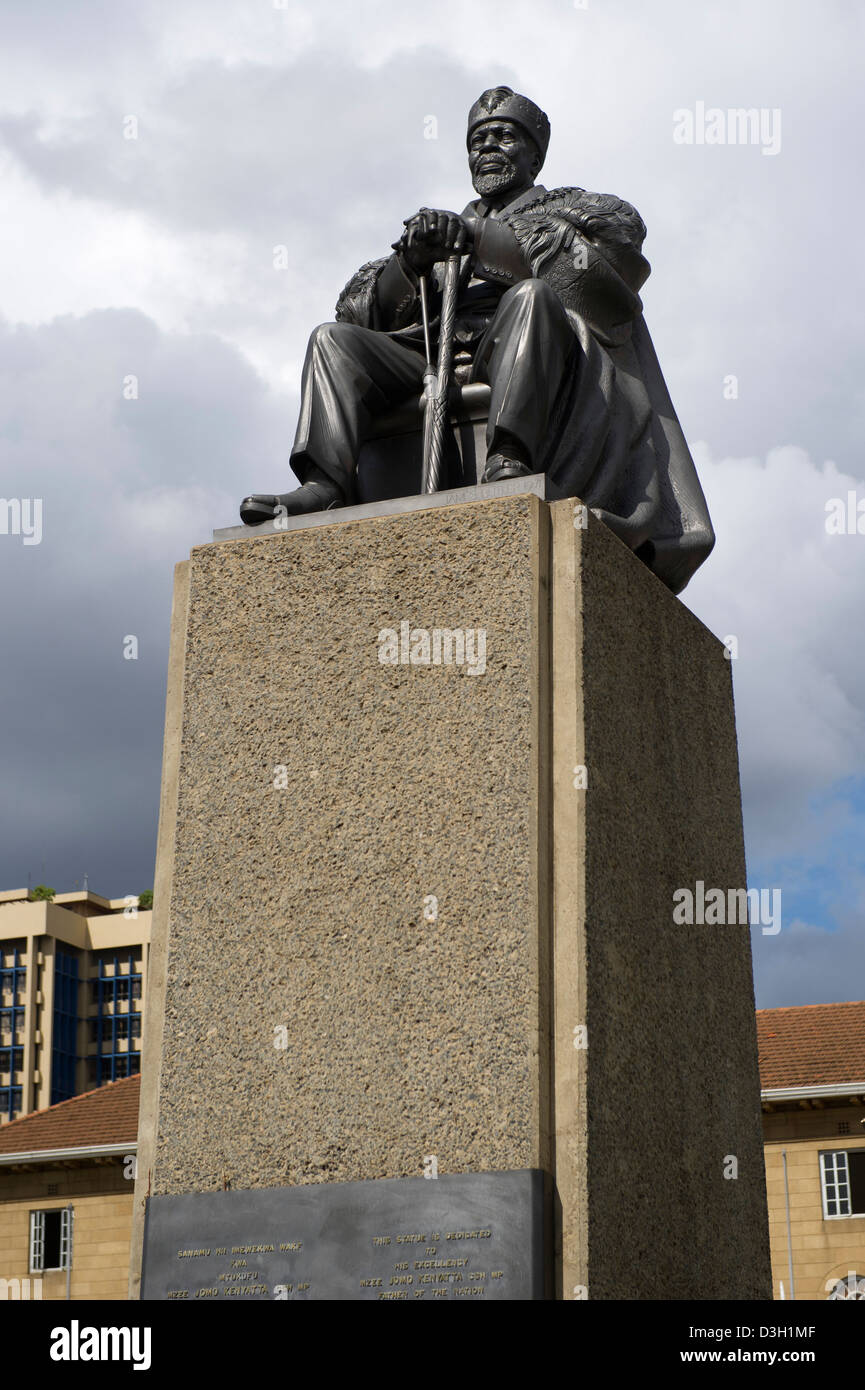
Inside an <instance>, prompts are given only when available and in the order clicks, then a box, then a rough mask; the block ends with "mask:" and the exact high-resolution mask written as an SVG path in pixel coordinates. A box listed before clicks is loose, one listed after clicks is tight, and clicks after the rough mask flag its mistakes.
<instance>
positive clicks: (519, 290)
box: [508, 277, 559, 304]
mask: <svg viewBox="0 0 865 1390" xmlns="http://www.w3.org/2000/svg"><path fill="white" fill-rule="evenodd" d="M508 295H512V296H513V298H514V299H516V300H518V301H522V302H523V303H529V304H542V303H547V304H548V303H550V302H552V303H554V304H558V303H559V299H558V296H557V295H556V292H555V290H553V289H551V288H550V286H549V285H548V284H547V282H546V280H538V279H537V278H536V277H533V278H532V279H531V280H520V281H519V282H518V283H517V284H516V285H514V286H513V287H512V288H511V289H509V290H508Z"/></svg>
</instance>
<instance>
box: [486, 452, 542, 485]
mask: <svg viewBox="0 0 865 1390" xmlns="http://www.w3.org/2000/svg"><path fill="white" fill-rule="evenodd" d="M531 473H532V469H531V468H529V466H528V464H525V463H520V462H519V461H518V460H517V459H509V458H506V457H505V455H504V454H490V456H489V458H488V459H487V466H486V468H485V469H484V475H483V477H482V478H481V482H482V483H501V482H503V481H504V479H505V478H528V477H529V476H530V475H531Z"/></svg>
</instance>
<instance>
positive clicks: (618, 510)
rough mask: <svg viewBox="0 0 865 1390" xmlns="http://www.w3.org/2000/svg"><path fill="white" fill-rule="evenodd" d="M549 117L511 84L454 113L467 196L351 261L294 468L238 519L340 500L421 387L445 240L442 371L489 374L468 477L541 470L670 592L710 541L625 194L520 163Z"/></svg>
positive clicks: (315, 352) (635, 219)
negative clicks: (385, 251)
mask: <svg viewBox="0 0 865 1390" xmlns="http://www.w3.org/2000/svg"><path fill="white" fill-rule="evenodd" d="M549 138H550V125H549V121H548V119H547V117H546V115H545V114H544V112H543V111H541V110H540V108H539V107H538V106H536V105H535V104H534V102H532V101H530V100H529V99H528V98H527V97H524V96H520V95H518V94H517V93H515V92H513V91H511V89H510V87H494V88H491V89H490V90H489V91H486V92H484V93H483V95H482V96H481V97H480V98H479V99H478V100H477V101H476V102H475V104H474V106H473V107H472V108H471V111H470V112H469V120H468V133H467V144H468V162H469V169H470V172H471V177H472V183H473V185H474V189H475V192H476V193H477V195H478V196H477V198H476V199H475V200H474V201H473V202H470V203H469V204H468V206H467V207H466V208H465V209H464V210H463V212H462V213H461V214H459V215H457V214H456V213H454V212H447V211H441V210H437V209H430V208H422V209H421V210H420V212H418V213H416V214H415V215H414V216H413V217H410V218H408V219H407V221H406V223H405V230H404V233H403V235H402V236H401V238H400V239H399V241H397V242H396V243H394V253H393V255H391V256H389V257H385V258H382V259H381V260H377V261H372V262H369V263H368V264H367V265H364V266H362V267H361V269H360V270H359V271H358V272H357V274H356V275H355V276H354V278H353V279H352V280H350V281H349V283H348V285H347V286H346V287H345V289H344V290H343V292H342V294H341V295H340V298H339V302H338V303H337V306H336V322H335V323H326V324H322V325H321V326H320V327H319V328H317V329H316V330H315V331H314V333H313V334H312V337H311V338H310V342H309V349H308V351H307V356H306V362H305V364H304V369H303V381H302V394H301V407H300V418H299V421H298V426H297V435H296V438H295V442H294V448H293V450H292V454H291V466H292V468H293V470H294V472H295V474H296V476H297V477H298V478H299V479H300V480H301V483H302V486H301V487H299V488H296V489H295V490H294V491H293V492H287V493H283V494H281V495H276V496H274V495H263V496H262V495H254V496H251V497H247V498H245V499H244V501H243V502H242V504H241V509H240V515H241V519H242V520H243V521H244V522H245V523H246V524H247V525H249V526H254V525H257V524H259V523H261V522H262V521H265V520H266V519H268V518H272V517H275V516H283V515H297V514H301V513H305V512H312V511H319V510H322V509H327V508H331V507H342V506H345V505H347V504H349V503H351V502H352V501H353V500H354V498H355V477H356V465H357V458H358V454H359V451H360V449H361V446H362V445H363V444H364V442H365V441H366V440H367V439H368V438H369V437H370V432H371V429H372V428H373V427H374V424H375V420H376V417H377V416H379V415H381V414H382V413H383V412H385V411H386V410H388V409H389V408H390V407H392V406H394V405H396V404H397V403H398V402H400V401H404V400H405V399H406V398H408V397H410V396H415V397H416V398H417V397H418V395H419V394H420V391H421V387H422V382H423V375H424V368H425V363H426V356H425V351H424V332H423V326H422V317H421V300H420V293H419V289H420V277H421V276H428V277H429V284H430V293H429V313H430V315H431V316H432V317H433V322H435V315H436V314H437V313H438V311H439V309H440V306H441V297H442V287H443V281H444V276H443V273H442V265H441V263H442V262H444V261H446V260H447V259H449V258H450V257H451V256H453V255H454V254H459V255H460V257H461V271H460V279H459V288H458V296H457V303H456V318H455V329H454V339H455V342H454V347H455V351H456V355H455V358H454V365H455V369H456V377H457V380H461V381H481V382H486V383H488V385H489V387H490V393H491V399H490V407H489V420H488V424H487V457H486V467H485V470H484V474H483V482H485V483H487V482H490V483H493V482H498V481H500V480H502V479H504V478H515V477H520V476H522V475H527V474H530V473H542V472H543V473H546V474H547V475H548V477H549V478H550V480H551V483H552V485H553V491H554V493H555V495H557V496H560V497H575V498H579V499H580V501H581V503H582V504H584V506H586V507H589V508H591V510H592V511H593V512H594V514H595V515H596V516H598V517H599V518H600V519H601V520H602V521H604V522H605V523H606V524H607V525H608V526H610V527H611V529H612V530H613V531H615V533H616V534H617V535H618V536H619V537H620V538H621V539H622V540H623V541H624V542H625V544H626V545H628V546H629V547H630V548H631V549H632V550H634V551H635V552H636V553H637V554H638V555H639V556H640V558H641V559H642V560H644V561H645V563H646V564H647V565H649V567H650V568H651V569H653V570H654V571H655V573H656V574H657V575H658V576H659V578H661V579H662V580H663V581H664V583H666V584H667V585H668V586H669V587H670V588H671V589H672V590H673V591H674V592H678V591H679V590H680V589H682V588H683V587H684V585H685V584H686V583H687V582H688V579H689V578H690V577H691V575H692V574H693V572H694V570H696V568H697V567H698V565H700V564H701V563H702V561H703V560H704V559H705V558H706V556H707V555H708V554H709V551H710V550H711V548H712V546H713V544H714V533H713V531H712V527H711V523H710V521H709V516H708V512H707V509H706V503H705V499H704V497H703V493H702V489H701V487H700V484H699V481H698V479H697V474H696V470H695V468H694V463H693V459H692V458H691V455H690V452H689V450H688V447H687V444H686V443H685V439H684V436H683V435H682V431H681V428H680V426H679V423H678V420H677V418H676V414H675V411H674V410H673V406H672V403H671V401H670V397H669V395H668V393H667V390H666V387H665V385H664V380H663V377H662V375H661V371H660V367H659V365H658V361H657V358H656V356H655V353H654V349H653V347H652V342H651V339H650V337H649V334H648V330H647V329H646V326H645V323H644V321H643V315H642V303H641V300H640V297H639V291H640V289H641V288H642V286H643V284H644V282H645V280H646V278H647V276H648V274H649V269H650V267H649V263H648V261H646V260H645V258H644V257H643V255H642V244H643V238H644V237H645V234H646V228H645V225H644V223H643V220H642V218H641V217H640V215H639V214H638V213H637V211H636V210H635V209H634V208H633V207H631V205H630V204H629V203H626V202H624V201H623V200H622V199H621V198H616V197H613V196H610V195H608V194H599V193H589V192H587V191H586V190H585V189H582V188H557V189H552V190H547V189H546V188H544V187H543V185H541V184H538V183H536V182H535V179H536V177H537V175H538V173H539V172H540V169H541V166H542V165H543V162H544V159H545V156H546V152H547V146H548V144H549Z"/></svg>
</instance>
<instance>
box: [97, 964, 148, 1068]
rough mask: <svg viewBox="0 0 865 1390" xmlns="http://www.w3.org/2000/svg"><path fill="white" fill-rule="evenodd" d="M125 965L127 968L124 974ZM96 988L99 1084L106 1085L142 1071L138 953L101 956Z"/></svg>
mask: <svg viewBox="0 0 865 1390" xmlns="http://www.w3.org/2000/svg"><path fill="white" fill-rule="evenodd" d="M123 965H125V966H126V967H127V969H126V971H125V972H124V973H123V974H121V967H122V966H123ZM109 967H110V969H109ZM93 985H94V986H95V994H96V1005H97V1012H96V1018H95V1019H92V1020H91V1026H92V1027H93V1030H94V1032H95V1042H96V1084H97V1085H98V1086H102V1085H104V1084H105V1082H107V1081H119V1080H120V1079H121V1078H122V1077H124V1076H135V1075H136V1073H137V1072H139V1071H140V1070H141V1009H140V1000H141V972H140V971H139V970H137V969H136V966H135V956H134V953H133V952H132V951H129V952H127V953H126V954H125V955H124V954H115V955H114V956H100V957H99V976H98V978H97V979H96V980H94V981H93ZM136 1004H137V1007H136ZM121 1044H124V1046H123V1047H121Z"/></svg>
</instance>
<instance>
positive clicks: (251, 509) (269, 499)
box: [240, 483, 342, 526]
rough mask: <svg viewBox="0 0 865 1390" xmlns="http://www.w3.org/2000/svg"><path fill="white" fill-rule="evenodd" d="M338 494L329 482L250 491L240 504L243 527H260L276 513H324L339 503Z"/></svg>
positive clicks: (279, 514)
mask: <svg viewBox="0 0 865 1390" xmlns="http://www.w3.org/2000/svg"><path fill="white" fill-rule="evenodd" d="M341 502H342V496H341V493H340V491H339V489H338V488H337V487H335V486H334V484H332V483H304V485H303V487H298V488H295V490H294V492H280V493H257V492H256V493H253V494H252V496H251V497H244V499H243V501H242V502H241V504H240V519H241V521H242V522H243V523H244V525H245V526H260V525H261V523H262V522H263V521H272V520H273V519H274V517H276V516H303V515H304V514H305V513H306V512H326V511H329V510H330V508H331V507H338V506H340V505H341Z"/></svg>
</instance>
